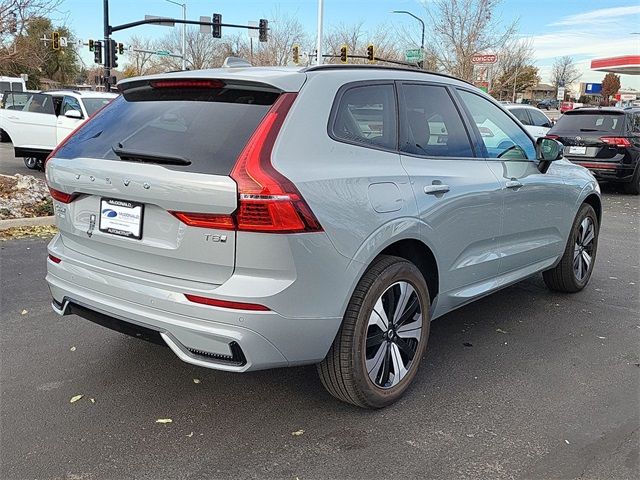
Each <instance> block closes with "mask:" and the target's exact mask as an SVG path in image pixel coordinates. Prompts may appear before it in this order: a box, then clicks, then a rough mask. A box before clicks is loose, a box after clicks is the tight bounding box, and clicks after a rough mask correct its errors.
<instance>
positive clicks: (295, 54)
mask: <svg viewBox="0 0 640 480" xmlns="http://www.w3.org/2000/svg"><path fill="white" fill-rule="evenodd" d="M293 63H295V64H296V65H297V64H298V63H300V47H299V46H298V45H294V46H293Z"/></svg>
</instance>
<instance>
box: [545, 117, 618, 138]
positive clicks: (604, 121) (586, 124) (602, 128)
mask: <svg viewBox="0 0 640 480" xmlns="http://www.w3.org/2000/svg"><path fill="white" fill-rule="evenodd" d="M623 129H624V113H615V112H576V113H565V114H564V115H563V116H561V117H560V119H559V120H558V123H557V124H556V126H555V127H554V128H553V130H554V132H558V131H562V132H569V131H570V132H599V133H622V132H623Z"/></svg>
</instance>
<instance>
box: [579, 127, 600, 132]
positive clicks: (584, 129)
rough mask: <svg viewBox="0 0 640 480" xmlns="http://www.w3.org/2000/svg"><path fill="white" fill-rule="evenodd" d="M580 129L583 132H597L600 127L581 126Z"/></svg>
mask: <svg viewBox="0 0 640 480" xmlns="http://www.w3.org/2000/svg"><path fill="white" fill-rule="evenodd" d="M580 131H581V132H597V131H598V129H597V128H581V129H580Z"/></svg>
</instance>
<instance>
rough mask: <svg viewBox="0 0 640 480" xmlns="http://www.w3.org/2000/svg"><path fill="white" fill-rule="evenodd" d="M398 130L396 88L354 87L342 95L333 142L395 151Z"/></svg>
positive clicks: (389, 86) (378, 86)
mask: <svg viewBox="0 0 640 480" xmlns="http://www.w3.org/2000/svg"><path fill="white" fill-rule="evenodd" d="M396 130H397V128H396V101H395V91H394V88H393V85H391V84H388V85H387V84H384V85H366V86H354V87H349V88H347V89H346V90H344V91H343V93H342V94H341V95H339V98H338V104H337V108H336V109H335V113H334V115H333V128H332V137H333V138H334V139H336V140H346V141H347V142H349V143H358V144H362V145H364V146H374V147H382V148H388V149H395V148H396V144H397V141H396Z"/></svg>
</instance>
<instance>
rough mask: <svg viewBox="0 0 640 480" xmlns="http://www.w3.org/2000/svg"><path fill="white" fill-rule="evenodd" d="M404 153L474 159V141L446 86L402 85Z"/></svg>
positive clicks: (401, 144) (401, 148)
mask: <svg viewBox="0 0 640 480" xmlns="http://www.w3.org/2000/svg"><path fill="white" fill-rule="evenodd" d="M402 93H403V95H402V96H401V99H402V100H401V111H402V112H403V113H404V115H403V116H402V118H403V120H402V122H401V127H400V129H401V142H400V150H401V151H403V152H406V153H411V154H415V155H425V156H430V157H473V156H474V154H473V150H472V148H471V142H470V141H469V137H468V135H467V131H466V129H465V127H464V124H463V123H462V119H461V118H460V115H459V114H458V110H457V109H456V107H455V105H454V103H453V100H452V99H451V96H450V95H449V93H448V92H447V89H446V88H445V87H440V86H435V85H420V84H405V85H402Z"/></svg>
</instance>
